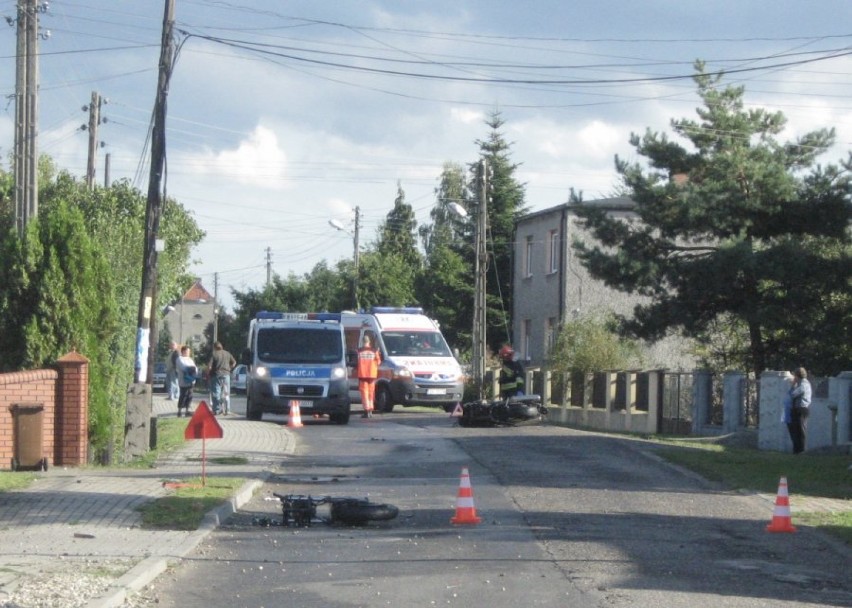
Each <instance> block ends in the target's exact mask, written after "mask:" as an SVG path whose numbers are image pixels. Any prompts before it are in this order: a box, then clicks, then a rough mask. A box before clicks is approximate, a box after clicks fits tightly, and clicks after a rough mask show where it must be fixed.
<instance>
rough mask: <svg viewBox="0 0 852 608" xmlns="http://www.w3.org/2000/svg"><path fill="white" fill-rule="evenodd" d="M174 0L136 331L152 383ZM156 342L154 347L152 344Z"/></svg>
mask: <svg viewBox="0 0 852 608" xmlns="http://www.w3.org/2000/svg"><path fill="white" fill-rule="evenodd" d="M174 14H175V0H165V14H164V16H163V38H162V44H161V47H160V71H159V74H160V75H159V80H158V82H157V97H156V100H155V102H154V125H153V128H152V132H151V172H150V176H149V180H148V202H147V206H146V210H145V248H144V259H143V268H142V289H141V293H140V296H139V315H138V326H137V327H138V329H137V334H136V363H135V380H136V382H137V383H146V384H150V383H151V377H150V373H149V372H150V370H151V368H152V367H153V362H154V361H153V357H154V350H156V344H157V336H154V335H151V334H152V332H151V317H152V316H153V314H155V307H156V302H155V301H154V297H155V295H156V284H157V247H156V245H157V235H158V233H159V230H160V216H161V215H162V208H163V173H164V171H165V166H166V162H165V161H166V98H167V96H168V90H169V79H170V78H171V74H172V62H173V60H174V44H173V37H172V29H173V27H174ZM152 345H153V347H152Z"/></svg>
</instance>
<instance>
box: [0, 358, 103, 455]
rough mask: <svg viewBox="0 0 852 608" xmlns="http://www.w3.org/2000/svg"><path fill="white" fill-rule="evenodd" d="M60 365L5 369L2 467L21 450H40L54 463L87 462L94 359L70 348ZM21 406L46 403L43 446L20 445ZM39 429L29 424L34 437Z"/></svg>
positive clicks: (0, 401) (1, 377)
mask: <svg viewBox="0 0 852 608" xmlns="http://www.w3.org/2000/svg"><path fill="white" fill-rule="evenodd" d="M56 367H57V369H37V370H29V371H20V372H12V373H6V374H0V469H11V468H12V461H13V459H15V458H16V457H17V456H19V455H20V454H22V453H26V454H27V455H31V454H33V453H35V454H38V455H39V457H44V458H46V459H47V462H48V464H49V465H54V464H56V465H67V466H79V465H83V464H85V463H86V461H87V453H88V401H89V390H88V383H89V361H88V359H86V358H85V357H84V356H82V355H80V354H79V353H76V352H71V353H68V354H67V355H65V356H63V357H62V358H60V359H59V360H58V361H57V363H56ZM16 406H41V408H42V410H41V422H42V424H41V433H40V434H41V447H40V449H39V447H38V446H32V445H26V446H24V445H16V436H15V430H16ZM18 415H20V414H18ZM19 430H20V429H19ZM37 434H38V433H35V434H33V432H32V429H31V428H30V429H28V433H27V435H28V436H29V437H33V436H35V435H37ZM22 464H25V465H26V464H29V462H27V463H22Z"/></svg>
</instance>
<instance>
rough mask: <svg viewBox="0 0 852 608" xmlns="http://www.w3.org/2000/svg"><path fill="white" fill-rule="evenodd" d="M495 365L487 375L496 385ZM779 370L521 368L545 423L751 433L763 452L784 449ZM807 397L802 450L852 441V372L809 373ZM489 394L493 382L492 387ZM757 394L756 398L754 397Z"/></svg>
mask: <svg viewBox="0 0 852 608" xmlns="http://www.w3.org/2000/svg"><path fill="white" fill-rule="evenodd" d="M497 374H498V371H497V370H493V373H492V374H490V376H491V377H492V378H493V379H494V381H495V382H496V376H497ZM784 375H785V372H778V371H767V372H764V373H763V374H761V376H760V378H759V380H758V381H756V382H755V381H754V380H752V379H750V378H749V377H748V375H747V374H744V373H741V372H727V373H725V374H722V375H714V374H712V373H710V372H707V371H704V370H696V371H692V372H669V371H666V370H650V371H642V370H628V371H605V372H596V373H592V374H587V375H582V374H581V375H573V376H570V377H569V376H568V375H563V374H558V373H554V372H552V371H551V370H548V369H547V368H539V367H531V368H528V369H527V370H526V386H527V387H528V388H527V392H529V393H536V394H540V395H541V396H542V401H543V402H544V403H545V404H546V405H547V407H548V408H549V410H550V413H549V416H548V417H549V418H550V420H552V421H554V422H557V423H561V424H568V425H576V426H580V427H585V428H591V429H596V430H601V431H615V432H634V433H646V434H666V433H668V434H679V435H692V436H711V437H712V436H721V435H727V434H731V433H737V432H741V431H745V430H750V431H752V432H753V431H756V432H757V437H758V447H759V448H760V449H762V450H775V451H783V452H787V451H791V450H792V443H791V442H790V438H789V433H788V431H787V427H786V425H785V424H784V423H783V422H782V411H783V397H784V395H785V393H786V391H787V389H788V388H789V384H788V383H787V381H786V380H785V378H784ZM810 380H811V384H812V386H813V389H814V390H813V402H812V403H811V408H810V416H809V420H808V432H807V437H808V440H807V449H808V450H815V449H820V448H827V447H835V446H849V444H850V443H852V414H850V412H851V411H852V372H843V373H841V374H840V375H838V376H836V377H833V378H811V379H810ZM492 388H493V390H495V392H494V393H493V394H496V386H495V387H492ZM758 399H759V400H758Z"/></svg>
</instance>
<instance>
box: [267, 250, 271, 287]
mask: <svg viewBox="0 0 852 608" xmlns="http://www.w3.org/2000/svg"><path fill="white" fill-rule="evenodd" d="M270 285H272V247H267V248H266V286H267V287H269V286H270Z"/></svg>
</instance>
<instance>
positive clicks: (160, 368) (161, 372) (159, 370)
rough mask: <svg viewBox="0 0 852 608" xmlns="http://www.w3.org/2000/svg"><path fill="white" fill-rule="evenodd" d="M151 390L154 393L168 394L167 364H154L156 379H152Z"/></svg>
mask: <svg viewBox="0 0 852 608" xmlns="http://www.w3.org/2000/svg"><path fill="white" fill-rule="evenodd" d="M151 389H152V390H153V391H154V392H158V393H165V392H166V364H165V363H155V364H154V377H153V378H152V379H151Z"/></svg>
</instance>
